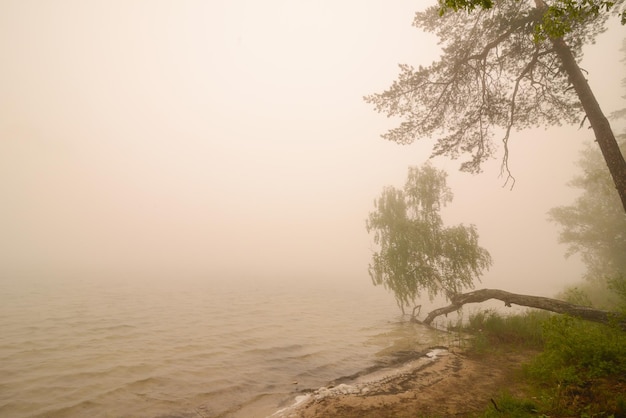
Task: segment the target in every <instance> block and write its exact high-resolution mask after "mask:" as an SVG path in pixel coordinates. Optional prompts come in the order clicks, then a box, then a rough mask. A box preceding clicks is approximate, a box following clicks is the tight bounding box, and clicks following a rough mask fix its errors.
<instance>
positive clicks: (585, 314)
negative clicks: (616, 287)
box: [423, 289, 626, 331]
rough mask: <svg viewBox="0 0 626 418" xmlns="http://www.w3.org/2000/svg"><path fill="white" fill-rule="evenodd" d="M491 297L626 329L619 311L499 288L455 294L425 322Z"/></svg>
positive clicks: (625, 321)
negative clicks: (446, 304) (448, 302)
mask: <svg viewBox="0 0 626 418" xmlns="http://www.w3.org/2000/svg"><path fill="white" fill-rule="evenodd" d="M489 299H497V300H501V301H503V302H504V305H505V306H508V307H510V306H511V305H512V304H515V305H520V306H526V307H529V308H537V309H543V310H545V311H550V312H555V313H560V314H567V315H571V316H573V317H576V318H580V319H584V320H587V321H592V322H599V323H601V324H606V325H609V324H616V325H617V326H619V327H620V328H621V329H622V330H623V331H626V318H625V316H624V314H620V313H618V312H611V311H604V310H601V309H595V308H590V307H588V306H580V305H574V304H573V303H569V302H565V301H562V300H558V299H551V298H546V297H543V296H531V295H520V294H517V293H510V292H505V291H504V290H499V289H480V290H475V291H473V292H467V293H458V294H456V295H453V296H451V297H450V302H451V303H450V305H448V306H445V307H443V308H439V309H435V310H434V311H432V312H430V313H429V314H428V315H427V316H426V319H424V321H423V323H424V324H427V325H430V324H431V323H432V322H433V320H434V319H435V318H436V317H438V316H440V315H445V314H449V313H451V312H455V311H458V310H459V309H461V307H462V306H463V305H465V304H467V303H480V302H484V301H486V300H489Z"/></svg>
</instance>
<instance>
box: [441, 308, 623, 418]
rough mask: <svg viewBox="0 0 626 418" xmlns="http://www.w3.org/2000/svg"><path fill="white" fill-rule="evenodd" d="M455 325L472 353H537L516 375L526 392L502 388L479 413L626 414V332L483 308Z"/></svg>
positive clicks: (567, 319)
mask: <svg viewBox="0 0 626 418" xmlns="http://www.w3.org/2000/svg"><path fill="white" fill-rule="evenodd" d="M453 328H455V329H456V330H457V331H458V332H465V333H469V334H470V335H471V336H472V338H471V339H470V343H469V347H468V353H469V354H470V355H472V354H473V355H479V356H488V355H491V354H494V353H496V352H504V351H507V352H511V351H513V350H519V351H521V350H526V351H528V350H537V352H538V354H537V355H536V356H535V358H534V359H533V360H532V361H531V362H530V363H529V364H526V365H524V366H523V367H522V370H521V373H519V374H518V375H516V376H517V377H516V378H515V379H516V381H515V382H514V383H515V384H516V386H517V387H524V395H523V396H519V395H513V394H511V393H510V392H508V391H503V392H502V393H500V394H498V396H497V397H495V398H494V399H493V400H492V406H491V407H490V408H488V409H487V410H485V411H484V413H483V414H482V415H477V416H479V417H496V416H497V417H531V416H534V417H542V416H543V417H559V416H577V417H615V418H618V417H626V332H623V331H621V330H619V329H618V328H616V327H611V326H605V325H601V324H595V323H590V322H586V321H582V320H577V319H574V318H570V317H566V316H562V315H552V314H548V313H546V312H540V311H528V312H526V313H523V314H519V315H512V316H502V315H500V314H498V313H497V312H495V311H482V312H477V313H474V314H472V315H471V316H470V317H469V318H468V320H467V321H465V322H464V323H462V324H458V325H457V326H456V327H453Z"/></svg>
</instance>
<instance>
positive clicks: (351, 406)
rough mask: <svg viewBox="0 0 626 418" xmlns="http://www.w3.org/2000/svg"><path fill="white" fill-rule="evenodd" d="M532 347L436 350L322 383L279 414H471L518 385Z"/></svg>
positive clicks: (298, 417) (297, 417) (306, 417)
mask: <svg viewBox="0 0 626 418" xmlns="http://www.w3.org/2000/svg"><path fill="white" fill-rule="evenodd" d="M532 354H533V353H514V354H507V353H500V354H490V355H489V356H483V357H477V356H468V355H467V354H465V353H463V352H462V351H460V350H438V352H437V354H436V355H435V356H434V357H433V356H431V358H428V357H423V358H421V359H419V360H416V361H413V362H410V363H409V364H407V365H405V366H404V367H402V368H400V369H398V372H397V373H396V374H394V375H391V376H387V377H385V378H382V379H380V380H377V381H371V379H372V378H374V379H375V378H376V376H369V377H363V378H362V380H366V379H369V380H370V382H368V383H365V382H361V383H359V381H355V382H352V383H350V384H347V385H346V384H339V385H337V386H334V387H329V388H322V389H321V390H318V391H316V392H315V393H313V394H310V395H309V396H308V397H306V398H303V399H302V402H301V404H300V405H298V406H297V407H295V408H290V409H288V410H284V411H283V412H282V413H281V414H280V415H277V416H280V417H281V418H282V417H284V418H286V417H289V418H310V417H342V418H349V417H359V418H362V417H376V418H381V417H452V416H460V417H466V416H472V414H474V413H477V412H480V411H484V410H485V408H487V407H488V406H489V405H491V399H492V398H495V397H496V396H497V395H498V393H499V392H501V391H502V390H503V389H507V390H509V391H510V392H512V393H516V392H518V391H519V390H520V387H519V385H516V381H517V379H516V373H517V371H518V370H519V368H520V365H521V363H523V362H525V361H527V360H528V359H529V358H530V357H531V356H532Z"/></svg>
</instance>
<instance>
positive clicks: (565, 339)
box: [529, 315, 626, 384]
mask: <svg viewBox="0 0 626 418" xmlns="http://www.w3.org/2000/svg"><path fill="white" fill-rule="evenodd" d="M543 338H544V341H545V348H544V351H543V353H541V354H540V355H539V356H538V357H537V358H536V359H535V362H534V363H533V365H531V367H530V369H529V370H530V372H531V374H532V375H533V376H534V377H536V378H538V379H539V380H542V381H546V382H547V381H555V382H557V383H566V384H567V383H575V384H579V383H581V382H583V381H586V380H589V379H593V378H598V377H604V376H611V375H624V374H626V333H625V332H623V331H621V330H619V329H617V328H615V327H610V326H605V325H601V324H596V323H591V322H588V321H582V320H578V319H574V318H571V317H567V316H562V315H559V316H553V317H552V318H550V319H549V320H548V321H546V322H545V323H544V326H543Z"/></svg>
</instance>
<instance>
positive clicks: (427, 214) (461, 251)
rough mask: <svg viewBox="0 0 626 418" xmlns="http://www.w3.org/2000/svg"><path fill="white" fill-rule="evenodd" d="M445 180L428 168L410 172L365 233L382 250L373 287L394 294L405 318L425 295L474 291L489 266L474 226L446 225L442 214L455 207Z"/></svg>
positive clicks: (379, 204)
mask: <svg viewBox="0 0 626 418" xmlns="http://www.w3.org/2000/svg"><path fill="white" fill-rule="evenodd" d="M446 176H447V175H446V173H445V172H444V171H442V170H438V169H436V168H434V167H432V166H431V165H430V164H424V165H423V166H422V167H409V172H408V176H407V180H406V183H405V185H404V188H403V189H401V190H400V189H397V188H395V187H391V186H390V187H386V188H385V189H384V190H383V192H382V194H381V196H380V197H379V198H378V200H377V201H375V202H374V205H375V209H376V210H375V211H374V212H371V213H370V215H369V218H368V219H367V223H366V227H367V231H368V232H370V233H373V234H374V242H375V243H376V244H377V245H378V246H379V250H378V251H377V252H375V253H374V254H373V256H372V263H371V264H370V266H369V273H370V276H371V278H372V281H373V283H374V285H381V284H382V285H383V286H385V288H387V289H389V290H391V291H392V292H393V293H394V295H395V297H396V301H397V303H398V306H399V307H400V308H401V309H402V312H404V308H405V307H410V306H411V305H412V304H415V302H416V300H417V298H419V296H420V294H421V292H422V291H426V292H428V295H429V296H430V298H431V300H432V299H433V297H434V296H436V295H438V294H443V295H444V296H446V297H447V298H450V296H451V295H454V294H457V293H459V292H460V291H461V290H463V289H464V288H472V287H474V280H478V279H479V278H480V275H481V274H482V272H483V270H485V269H487V268H489V266H490V265H491V256H490V255H489V253H488V252H487V250H485V249H484V248H482V247H480V246H479V245H478V232H477V231H476V228H475V227H474V226H473V225H469V226H465V225H456V226H452V227H445V226H444V225H443V221H442V219H441V216H440V214H439V211H440V210H441V208H442V207H443V206H445V205H446V204H447V203H449V202H450V201H452V192H451V191H450V189H449V188H448V187H447V185H446ZM414 311H415V310H414Z"/></svg>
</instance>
